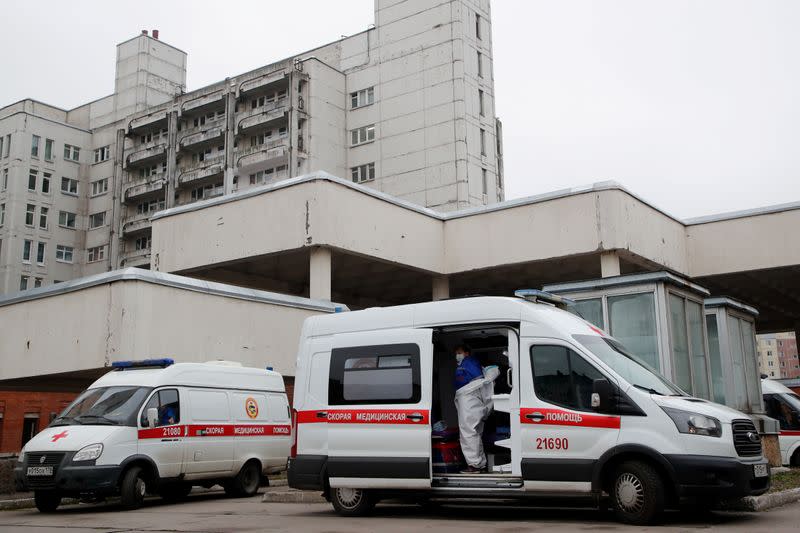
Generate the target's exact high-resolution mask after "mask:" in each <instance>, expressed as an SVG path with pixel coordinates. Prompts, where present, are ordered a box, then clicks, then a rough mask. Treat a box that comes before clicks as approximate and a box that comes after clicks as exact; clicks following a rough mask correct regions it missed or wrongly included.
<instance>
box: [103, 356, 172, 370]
mask: <svg viewBox="0 0 800 533" xmlns="http://www.w3.org/2000/svg"><path fill="white" fill-rule="evenodd" d="M174 364H175V361H174V360H173V359H170V358H168V357H165V358H163V359H142V360H139V361H114V362H113V363H111V368H114V369H116V370H125V369H129V368H153V367H156V368H166V367H168V366H170V365H174Z"/></svg>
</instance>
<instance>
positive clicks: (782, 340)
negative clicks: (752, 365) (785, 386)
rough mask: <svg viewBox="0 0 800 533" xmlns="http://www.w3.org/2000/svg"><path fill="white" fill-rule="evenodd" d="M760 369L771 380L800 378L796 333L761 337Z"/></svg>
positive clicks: (759, 344)
mask: <svg viewBox="0 0 800 533" xmlns="http://www.w3.org/2000/svg"><path fill="white" fill-rule="evenodd" d="M758 368H759V370H760V371H761V373H762V374H766V375H767V376H769V377H770V378H775V379H794V378H800V359H798V355H797V340H796V339H795V335H794V333H791V332H786V333H772V334H767V335H759V336H758Z"/></svg>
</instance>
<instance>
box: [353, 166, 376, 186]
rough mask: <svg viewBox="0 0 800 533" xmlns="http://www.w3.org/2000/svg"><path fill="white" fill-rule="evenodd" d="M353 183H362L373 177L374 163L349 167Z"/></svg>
mask: <svg viewBox="0 0 800 533" xmlns="http://www.w3.org/2000/svg"><path fill="white" fill-rule="evenodd" d="M350 174H351V176H352V177H353V183H364V182H367V181H372V180H374V179H375V163H367V164H366V165H359V166H357V167H353V168H351V169H350Z"/></svg>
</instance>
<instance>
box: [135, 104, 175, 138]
mask: <svg viewBox="0 0 800 533" xmlns="http://www.w3.org/2000/svg"><path fill="white" fill-rule="evenodd" d="M166 127H167V112H166V111H164V110H162V111H156V112H155V113H151V114H149V115H145V116H143V117H138V118H134V119H132V120H131V121H130V122H129V123H128V135H136V134H139V133H142V132H144V131H152V130H162V129H165V128H166Z"/></svg>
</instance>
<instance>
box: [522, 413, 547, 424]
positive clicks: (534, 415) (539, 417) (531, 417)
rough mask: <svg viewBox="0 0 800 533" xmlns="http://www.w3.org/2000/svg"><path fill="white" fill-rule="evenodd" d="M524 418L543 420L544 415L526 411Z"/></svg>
mask: <svg viewBox="0 0 800 533" xmlns="http://www.w3.org/2000/svg"><path fill="white" fill-rule="evenodd" d="M525 418H527V419H528V420H534V421H536V422H541V421H542V420H544V415H543V414H542V413H528V414H527V415H525Z"/></svg>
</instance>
